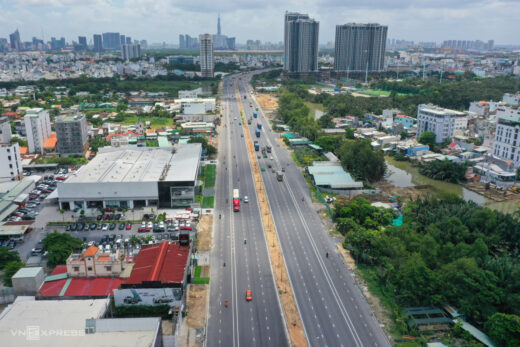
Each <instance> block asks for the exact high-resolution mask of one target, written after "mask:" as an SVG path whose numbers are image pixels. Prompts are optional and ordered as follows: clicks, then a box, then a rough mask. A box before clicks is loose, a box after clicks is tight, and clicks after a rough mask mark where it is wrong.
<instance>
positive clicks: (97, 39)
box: [94, 34, 103, 52]
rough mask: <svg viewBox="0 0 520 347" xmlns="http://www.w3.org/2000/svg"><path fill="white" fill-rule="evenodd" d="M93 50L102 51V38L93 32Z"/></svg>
mask: <svg viewBox="0 0 520 347" xmlns="http://www.w3.org/2000/svg"><path fill="white" fill-rule="evenodd" d="M94 52H103V38H102V36H101V35H98V34H94Z"/></svg>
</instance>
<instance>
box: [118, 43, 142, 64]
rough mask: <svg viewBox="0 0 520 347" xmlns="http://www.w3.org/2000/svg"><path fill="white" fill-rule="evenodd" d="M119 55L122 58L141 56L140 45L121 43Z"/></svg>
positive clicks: (128, 58)
mask: <svg viewBox="0 0 520 347" xmlns="http://www.w3.org/2000/svg"><path fill="white" fill-rule="evenodd" d="M121 57H122V59H123V60H130V59H137V58H141V45H140V44H124V45H121Z"/></svg>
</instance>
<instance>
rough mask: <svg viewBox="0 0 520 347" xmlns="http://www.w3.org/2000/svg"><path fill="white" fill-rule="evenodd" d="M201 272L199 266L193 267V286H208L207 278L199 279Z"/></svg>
mask: <svg viewBox="0 0 520 347" xmlns="http://www.w3.org/2000/svg"><path fill="white" fill-rule="evenodd" d="M201 271H202V267H201V266H196V267H195V272H194V273H193V284H209V277H200V273H201Z"/></svg>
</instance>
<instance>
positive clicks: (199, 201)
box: [195, 194, 202, 204]
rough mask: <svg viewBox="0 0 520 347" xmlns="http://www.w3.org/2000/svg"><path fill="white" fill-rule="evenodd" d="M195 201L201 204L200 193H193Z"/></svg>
mask: <svg viewBox="0 0 520 347" xmlns="http://www.w3.org/2000/svg"><path fill="white" fill-rule="evenodd" d="M195 203H197V204H202V195H201V194H197V195H195Z"/></svg>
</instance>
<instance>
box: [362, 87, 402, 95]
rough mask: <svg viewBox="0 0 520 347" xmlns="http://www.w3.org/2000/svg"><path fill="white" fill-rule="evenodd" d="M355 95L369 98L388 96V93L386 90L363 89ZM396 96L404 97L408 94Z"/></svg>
mask: <svg viewBox="0 0 520 347" xmlns="http://www.w3.org/2000/svg"><path fill="white" fill-rule="evenodd" d="M357 93H359V94H365V95H370V96H390V93H391V92H390V91H388V90H378V89H363V90H359V91H357ZM397 95H399V96H404V95H408V94H405V93H397Z"/></svg>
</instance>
